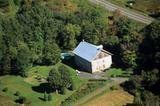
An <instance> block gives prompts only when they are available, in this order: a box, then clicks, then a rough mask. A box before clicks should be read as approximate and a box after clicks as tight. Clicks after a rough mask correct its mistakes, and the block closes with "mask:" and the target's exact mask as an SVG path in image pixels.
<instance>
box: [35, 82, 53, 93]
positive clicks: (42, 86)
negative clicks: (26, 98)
mask: <svg viewBox="0 0 160 106" xmlns="http://www.w3.org/2000/svg"><path fill="white" fill-rule="evenodd" d="M32 90H34V91H35V92H39V93H44V92H47V93H51V92H54V90H53V89H52V88H51V87H50V86H49V83H42V84H40V85H39V86H33V87H32Z"/></svg>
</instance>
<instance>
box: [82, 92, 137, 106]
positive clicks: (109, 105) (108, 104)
mask: <svg viewBox="0 0 160 106" xmlns="http://www.w3.org/2000/svg"><path fill="white" fill-rule="evenodd" d="M133 99H134V97H133V96H132V95H131V94H129V93H128V92H126V91H124V90H115V91H111V92H109V93H105V94H104V95H102V96H100V97H97V98H95V99H93V100H92V101H90V102H88V103H87V104H85V105H84V106H125V105H126V104H127V103H132V102H133Z"/></svg>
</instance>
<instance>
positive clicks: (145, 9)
mask: <svg viewBox="0 0 160 106" xmlns="http://www.w3.org/2000/svg"><path fill="white" fill-rule="evenodd" d="M106 1H109V2H111V3H113V4H116V5H118V6H121V7H124V8H128V9H130V10H133V11H135V12H138V13H140V14H142V15H146V16H149V15H150V12H149V10H153V9H156V8H157V9H158V8H159V3H160V2H159V1H157V2H155V1H152V0H138V2H136V3H135V4H133V6H131V7H129V6H127V1H129V0H106Z"/></svg>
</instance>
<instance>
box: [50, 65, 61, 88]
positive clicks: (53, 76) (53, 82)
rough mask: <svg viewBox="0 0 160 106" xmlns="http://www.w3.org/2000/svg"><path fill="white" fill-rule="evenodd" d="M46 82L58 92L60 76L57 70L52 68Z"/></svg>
mask: <svg viewBox="0 0 160 106" xmlns="http://www.w3.org/2000/svg"><path fill="white" fill-rule="evenodd" d="M48 82H49V84H50V86H51V87H52V88H53V89H55V90H58V89H59V88H60V87H61V86H62V80H61V74H60V73H59V72H58V70H57V69H55V68H53V69H52V70H51V71H50V72H49V76H48Z"/></svg>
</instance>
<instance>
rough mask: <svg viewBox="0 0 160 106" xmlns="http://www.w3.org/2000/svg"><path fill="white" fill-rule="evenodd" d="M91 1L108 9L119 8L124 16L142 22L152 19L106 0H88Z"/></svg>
mask: <svg viewBox="0 0 160 106" xmlns="http://www.w3.org/2000/svg"><path fill="white" fill-rule="evenodd" d="M90 1H91V2H93V3H95V4H98V5H101V6H103V7H105V8H106V9H107V10H109V11H115V10H117V9H118V10H120V11H121V14H122V15H124V16H127V17H128V18H130V19H133V20H136V21H139V22H142V23H144V24H150V23H151V22H152V21H153V20H154V19H153V18H151V17H148V16H144V15H142V14H139V13H136V12H134V11H131V10H128V9H126V8H122V7H120V6H117V5H115V4H112V3H110V2H108V1H106V0H90Z"/></svg>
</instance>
